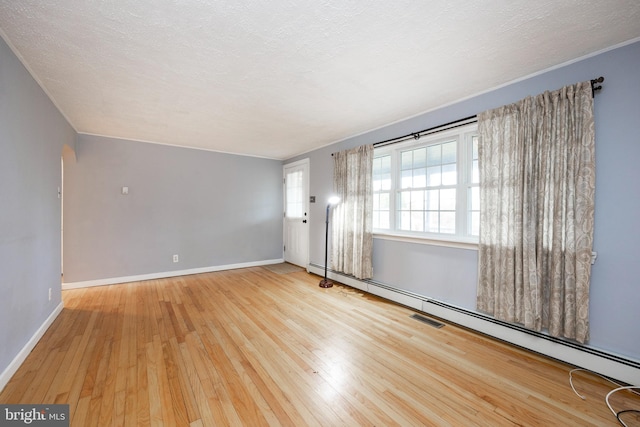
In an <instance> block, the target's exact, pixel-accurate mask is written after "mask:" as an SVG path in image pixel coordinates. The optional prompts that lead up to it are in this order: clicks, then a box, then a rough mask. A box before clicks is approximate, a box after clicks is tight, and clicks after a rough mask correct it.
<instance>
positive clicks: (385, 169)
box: [380, 156, 391, 174]
mask: <svg viewBox="0 0 640 427" xmlns="http://www.w3.org/2000/svg"><path fill="white" fill-rule="evenodd" d="M380 159H381V163H382V164H381V166H380V172H381V173H384V174H388V173H391V156H384V157H380Z"/></svg>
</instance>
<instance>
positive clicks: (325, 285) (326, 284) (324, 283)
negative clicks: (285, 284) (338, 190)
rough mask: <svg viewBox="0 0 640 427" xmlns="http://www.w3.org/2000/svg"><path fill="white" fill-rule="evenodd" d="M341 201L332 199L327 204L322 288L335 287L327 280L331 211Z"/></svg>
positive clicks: (335, 197)
mask: <svg viewBox="0 0 640 427" xmlns="http://www.w3.org/2000/svg"><path fill="white" fill-rule="evenodd" d="M339 201H340V198H338V197H337V196H334V197H331V198H330V199H329V203H327V215H326V218H325V221H324V279H322V280H321V281H320V284H319V285H318V286H320V287H321V288H330V287H332V286H333V282H332V281H331V280H329V279H327V264H328V259H329V209H331V205H335V204H336V203H338V202H339Z"/></svg>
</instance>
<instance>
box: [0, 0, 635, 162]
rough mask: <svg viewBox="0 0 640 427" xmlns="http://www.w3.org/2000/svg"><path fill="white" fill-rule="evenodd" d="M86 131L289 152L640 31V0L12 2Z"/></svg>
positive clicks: (11, 24)
mask: <svg viewBox="0 0 640 427" xmlns="http://www.w3.org/2000/svg"><path fill="white" fill-rule="evenodd" d="M0 29H1V32H0V33H1V34H2V37H3V38H4V39H5V40H6V41H7V42H8V43H9V45H10V46H11V47H12V49H14V51H15V52H16V53H17V54H18V56H19V57H20V58H21V60H22V61H23V63H24V64H25V65H26V66H27V68H28V69H29V70H30V71H31V73H32V74H33V75H34V77H35V78H36V79H37V80H38V81H39V83H40V84H41V85H42V86H43V88H44V89H45V90H46V91H47V93H48V94H49V96H50V97H51V98H52V99H53V101H54V102H55V103H56V105H57V106H58V108H60V110H61V111H62V113H63V114H64V115H65V116H66V117H67V119H68V120H69V121H70V123H71V125H72V126H73V127H74V128H75V129H76V130H77V131H78V132H81V133H90V134H98V135H106V136H113V137H122V138H128V139H135V140H143V141H149V142H157V143H163V144H171V145H179V146H188V147H195V148H203V149H210V150H216V151H223V152H231V153H238V154H247V155H252V156H261V157H269V158H276V159H286V158H289V157H292V156H294V155H296V154H300V153H303V152H306V151H309V150H312V149H314V148H317V147H320V146H324V145H327V144H329V143H332V142H335V141H338V140H341V139H344V138H346V137H349V136H353V135H356V134H359V133H362V132H365V131H367V130H371V129H374V128H378V127H380V126H383V125H386V124H389V123H392V122H395V121H398V120H400V119H403V118H407V117H410V116H414V115H416V114H418V113H421V112H424V111H428V110H430V109H433V108H436V107H438V106H441V105H444V104H447V103H450V102H453V101H456V100H459V99H462V98H465V97H468V96H471V95H473V94H476V93H479V92H483V91H485V90H488V89H490V88H493V87H496V86H499V85H502V84H504V83H506V82H509V81H512V80H514V79H517V78H520V77H523V76H526V75H529V74H532V73H535V72H538V71H540V70H544V69H546V68H549V67H552V66H555V65H557V64H560V63H563V62H566V61H568V60H572V59H575V58H577V57H580V56H584V55H587V54H590V53H592V52H595V51H598V50H601V49H604V48H607V47H610V46H613V45H615V44H618V43H622V42H625V41H628V40H631V39H634V38H637V37H639V36H640V2H639V1H638V0H608V1H577V0H536V1H531V0H513V1H510V0H487V1H481V2H480V1H478V2H474V1H468V0H429V1H425V0H396V1H389V0H385V1H373V2H371V1H365V0H357V1H354V0H351V1H348V0H345V1H327V0H295V1H294V0H271V1H269V2H266V1H257V0H253V1H244V2H232V1H215V0H199V1H198V0H188V1H186V0H117V1H113V0H112V1H106V0H105V1H102V0H84V1H78V0H57V1H54V0H20V1H17V0H0Z"/></svg>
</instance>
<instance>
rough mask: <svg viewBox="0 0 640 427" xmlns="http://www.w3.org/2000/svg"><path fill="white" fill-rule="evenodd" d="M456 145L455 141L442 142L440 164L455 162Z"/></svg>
mask: <svg viewBox="0 0 640 427" xmlns="http://www.w3.org/2000/svg"><path fill="white" fill-rule="evenodd" d="M456 145H457V144H456V142H455V141H451V142H447V143H445V144H442V164H445V163H455V162H456V150H457V148H456Z"/></svg>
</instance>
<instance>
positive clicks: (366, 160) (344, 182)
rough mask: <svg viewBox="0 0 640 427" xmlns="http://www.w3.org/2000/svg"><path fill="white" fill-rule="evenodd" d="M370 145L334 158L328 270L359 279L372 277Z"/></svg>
mask: <svg viewBox="0 0 640 427" xmlns="http://www.w3.org/2000/svg"><path fill="white" fill-rule="evenodd" d="M372 168H373V145H363V146H360V147H358V148H354V149H352V150H345V151H341V152H339V153H334V154H333V189H334V191H335V193H336V195H337V196H339V197H340V203H339V204H338V205H336V206H335V207H334V208H333V215H332V228H331V230H332V233H331V268H332V269H333V270H335V271H340V272H343V273H345V274H350V275H352V276H355V277H356V278H358V279H370V278H371V277H373V266H372V264H371V257H372V253H373V231H372V230H373V219H372V211H373V191H372V186H371V181H372Z"/></svg>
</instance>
